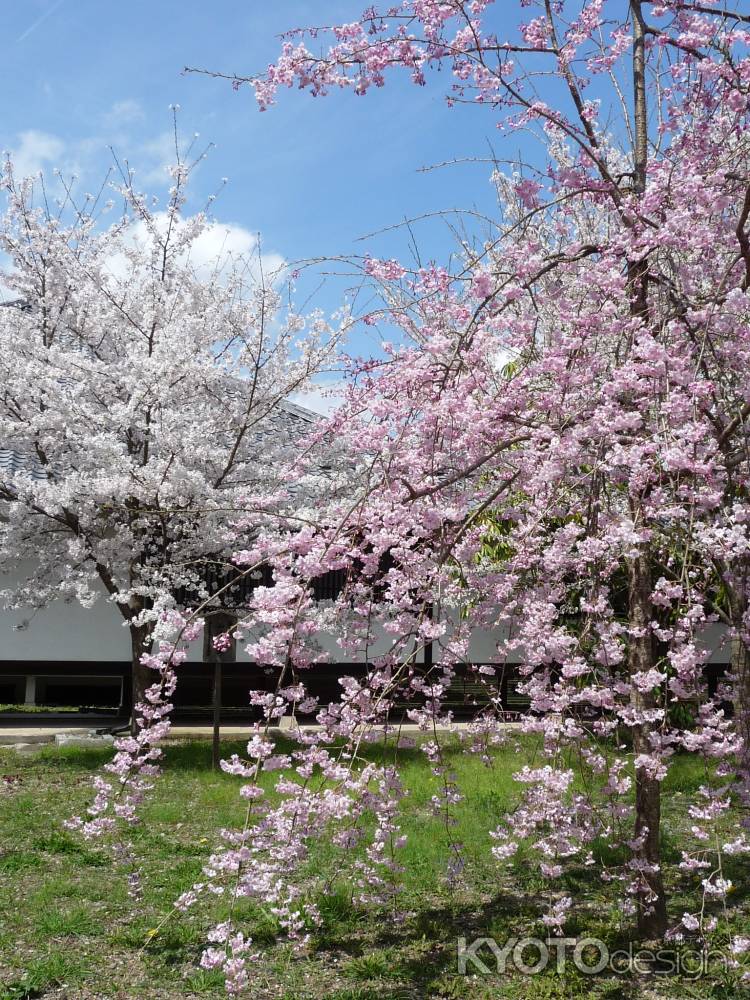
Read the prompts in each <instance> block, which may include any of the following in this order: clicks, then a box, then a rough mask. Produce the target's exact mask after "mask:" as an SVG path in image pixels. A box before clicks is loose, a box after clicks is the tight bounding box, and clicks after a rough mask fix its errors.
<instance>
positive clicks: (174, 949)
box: [0, 743, 750, 1000]
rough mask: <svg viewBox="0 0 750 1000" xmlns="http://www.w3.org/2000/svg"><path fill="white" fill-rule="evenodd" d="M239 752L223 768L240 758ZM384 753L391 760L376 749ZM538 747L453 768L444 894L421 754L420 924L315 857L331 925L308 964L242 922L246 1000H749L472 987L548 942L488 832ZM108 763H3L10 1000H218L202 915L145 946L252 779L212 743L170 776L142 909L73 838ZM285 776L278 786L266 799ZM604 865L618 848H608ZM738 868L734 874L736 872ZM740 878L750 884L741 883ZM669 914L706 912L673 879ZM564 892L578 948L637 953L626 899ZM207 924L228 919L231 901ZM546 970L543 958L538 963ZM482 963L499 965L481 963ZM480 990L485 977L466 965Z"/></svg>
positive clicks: (718, 984)
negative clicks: (479, 950) (221, 761)
mask: <svg viewBox="0 0 750 1000" xmlns="http://www.w3.org/2000/svg"><path fill="white" fill-rule="evenodd" d="M242 750H243V747H242V745H241V744H239V745H237V746H232V745H229V744H227V746H226V753H227V755H228V754H230V753H232V752H233V751H236V752H238V753H240V754H241V753H242ZM372 752H373V753H375V754H377V753H378V752H379V751H378V750H377V749H374V750H373V751H372ZM534 753H535V748H534V746H533V745H532V744H531V743H525V744H523V745H522V746H521V748H520V749H518V748H514V749H511V748H510V747H508V748H507V749H503V750H501V751H499V752H498V753H497V754H496V756H495V758H494V762H493V765H492V767H491V768H489V769H487V768H485V767H484V766H483V765H482V764H481V763H480V762H479V761H478V760H476V759H471V760H468V759H465V758H464V757H463V756H462V755H461V754H459V753H456V754H454V755H453V763H454V765H455V771H456V773H457V775H458V781H459V785H460V787H461V788H462V789H463V791H464V793H465V794H466V799H465V801H464V802H463V803H462V804H461V806H460V807H459V809H458V817H459V823H458V827H457V829H456V831H455V834H454V835H455V836H456V838H457V839H458V840H459V841H461V842H462V843H463V844H464V847H465V852H466V858H467V861H468V864H467V869H466V873H465V880H464V884H463V885H462V886H461V887H460V888H458V889H453V890H451V889H449V888H448V887H447V886H446V885H445V882H444V879H443V873H444V871H445V866H446V860H447V858H448V856H449V851H448V846H447V843H446V837H445V831H444V829H443V827H442V826H441V824H440V823H439V822H438V821H436V820H435V819H434V818H433V817H432V815H431V813H430V810H429V801H430V797H431V795H432V794H434V791H435V785H434V782H435V779H434V778H433V777H432V775H431V774H430V771H429V767H428V766H427V765H426V763H425V761H424V759H423V757H422V755H421V754H419V753H417V752H411V753H409V752H407V753H406V754H405V755H403V756H402V759H403V760H405V765H404V766H405V777H406V782H407V785H408V787H409V788H410V791H411V795H410V800H409V801H410V805H409V814H408V818H407V820H406V822H405V823H404V824H403V830H404V832H406V833H408V835H409V840H408V845H407V847H406V848H405V849H404V851H403V852H402V855H403V858H402V860H403V864H404V865H405V866H406V869H407V871H406V874H405V876H404V878H405V893H404V902H405V906H406V908H408V909H409V910H410V911H412V912H413V916H410V917H409V918H408V919H407V920H406V921H405V922H403V923H396V922H394V921H393V920H391V919H389V917H388V916H385V915H383V914H382V913H376V912H371V911H361V910H359V909H357V908H355V907H354V906H353V905H352V902H351V893H350V891H349V890H348V889H347V886H346V885H345V884H343V883H342V882H340V880H339V879H338V878H337V857H338V856H337V854H336V853H335V852H334V850H333V849H332V848H328V847H326V846H325V845H321V846H320V847H319V848H316V854H315V857H314V862H313V864H314V867H315V869H316V870H317V871H318V872H322V873H324V874H325V875H326V876H327V888H326V890H325V891H323V892H320V891H318V893H317V896H316V902H317V904H318V906H319V908H320V910H321V913H322V917H323V923H322V926H321V927H320V928H319V929H318V930H317V931H316V932H315V934H314V936H313V939H312V942H311V946H310V948H309V949H308V952H307V953H306V954H305V955H299V954H295V953H294V951H293V950H292V949H291V948H290V947H289V946H288V945H286V944H275V943H274V936H275V929H276V928H275V924H274V921H273V918H272V917H271V916H270V915H269V914H268V913H266V912H263V911H262V910H261V909H259V908H258V907H255V906H250V905H247V906H246V907H245V909H244V910H243V911H242V916H243V920H244V923H245V927H246V930H247V931H249V933H250V934H251V935H252V937H253V939H254V941H255V944H256V946H257V947H258V948H260V949H261V950H262V951H263V953H264V954H263V960H262V961H261V962H260V963H258V965H257V966H254V967H253V968H254V978H253V981H252V989H251V990H250V991H249V992H248V996H252V997H259V998H269V1000H270V998H287V1000H306V998H318V997H321V998H329V1000H409V998H415V1000H416V998H422V997H424V998H427V997H435V998H440V997H442V998H447V1000H451V998H454V1000H460V998H469V1000H490V998H501V997H502V998H509V1000H554V998H588V997H591V998H609V1000H627V998H636V997H644V998H650V997H680V998H699V997H700V998H708V997H715V998H726V1000H729V998H734V997H740V996H742V995H744V994H742V993H741V992H740V991H739V990H740V987H739V986H738V985H737V983H736V977H733V975H732V974H731V973H728V972H725V971H724V970H722V969H721V968H719V967H713V968H712V969H711V970H710V972H709V974H708V975H705V976H702V977H701V978H698V979H691V978H689V977H684V976H683V977H677V976H673V977H665V976H656V975H653V974H649V972H648V970H647V969H646V968H644V969H643V970H642V972H641V973H638V972H633V973H628V974H624V975H614V974H612V973H611V972H610V973H609V974H604V973H602V974H601V975H600V976H589V975H584V974H582V973H580V972H578V971H576V969H575V968H574V966H573V965H572V964H571V963H570V962H568V964H567V965H566V968H565V971H564V973H563V974H558V972H557V971H556V970H555V968H554V962H551V963H550V966H549V968H548V969H547V970H546V971H545V972H543V973H539V974H537V975H534V976H524V975H522V974H520V973H518V972H516V971H514V970H512V968H511V969H509V971H508V972H507V973H505V974H497V973H493V974H492V975H471V974H469V975H460V974H459V973H458V970H457V945H456V943H457V938H458V937H459V936H463V937H465V938H466V939H467V940H468V941H469V942H470V941H472V940H473V939H474V938H475V937H480V936H482V937H493V938H495V939H496V940H497V941H498V943H500V944H501V946H502V944H503V943H504V942H505V941H506V940H507V939H508V938H509V937H511V936H512V937H517V938H521V939H522V938H525V937H539V938H546V937H547V934H546V932H545V930H544V928H543V926H542V925H541V924H540V923H539V920H538V915H539V911H540V907H541V904H542V902H543V900H544V898H545V896H544V893H545V892H547V891H548V890H547V889H546V887H545V883H544V882H543V881H542V880H541V879H540V877H539V876H538V875H537V874H536V873H535V871H534V869H533V868H532V866H531V865H529V864H527V863H525V862H524V858H523V856H521V857H520V858H518V859H517V860H515V861H514V862H512V863H510V864H503V865H501V864H498V863H496V862H495V861H494V860H493V859H492V857H491V855H490V846H491V841H490V839H489V836H488V830H490V829H492V828H494V826H496V825H497V822H498V821H499V820H500V819H501V818H502V816H503V814H504V813H505V812H506V811H507V810H508V809H509V808H512V806H513V805H514V803H515V802H516V800H517V798H516V797H517V790H516V786H515V784H514V783H513V781H512V779H511V774H512V773H513V772H514V771H516V770H517V769H518V768H519V767H520V766H522V764H523V763H524V759H528V760H531V759H532V758H533V756H534ZM109 756H110V751H108V750H106V749H105V750H101V751H100V750H98V749H96V750H89V749H86V750H84V749H80V748H79V749H76V748H61V749H58V748H46V749H44V750H42V751H41V752H39V753H37V754H34V755H29V756H21V755H19V754H16V753H14V752H12V751H0V1000H25V998H29V1000H30V998H35V997H58V998H70V1000H93V998H100V997H101V998H104V997H108V998H109V997H112V998H134V1000H151V998H153V1000H156V998H159V1000H171V998H177V997H212V996H216V997H220V996H222V995H223V990H222V987H221V984H220V982H219V980H218V978H217V976H216V975H215V974H214V973H207V972H202V971H200V970H199V969H198V968H197V963H198V960H199V957H200V954H201V951H202V948H203V945H204V941H205V929H206V927H207V926H208V923H209V921H208V917H209V915H208V914H207V913H206V910H205V909H203V908H202V905H201V904H199V906H198V907H196V908H194V909H193V910H191V911H189V912H188V914H185V915H177V916H176V917H175V918H173V919H171V920H169V921H168V922H167V923H166V924H165V925H164V927H163V928H162V930H161V931H160V932H159V934H158V935H155V936H154V935H153V934H149V931H151V930H152V929H153V928H155V927H156V926H157V924H159V923H160V921H161V920H162V918H163V917H164V915H165V914H166V913H168V912H169V910H170V909H171V904H172V902H173V900H174V899H175V898H176V897H177V896H178V895H179V894H180V893H181V892H182V891H184V890H185V889H187V888H188V887H189V886H190V885H191V884H192V883H193V882H194V881H195V880H196V879H198V878H199V876H200V872H201V867H202V865H203V864H204V863H205V862H206V860H207V858H208V856H209V854H210V853H211V851H212V850H213V849H214V848H215V847H216V846H217V844H218V843H219V838H218V836H217V830H218V829H219V828H220V827H222V826H232V825H234V824H239V823H241V816H242V813H243V806H242V803H241V800H240V798H239V796H238V794H237V789H238V786H239V784H240V783H241V782H240V779H238V778H234V777H231V776H227V775H224V774H221V775H216V774H214V773H212V772H211V770H210V748H209V747H208V745H207V744H204V743H185V744H181V745H170V746H169V747H168V748H167V753H166V768H165V773H164V775H163V776H162V778H161V779H159V782H158V786H157V789H155V791H154V792H152V795H151V799H150V801H149V804H148V806H147V808H146V809H145V820H146V821H145V822H144V823H143V824H142V825H141V826H140V827H139V828H137V829H136V831H135V834H134V844H135V849H136V852H137V853H138V855H139V857H140V858H141V860H142V867H143V873H144V897H143V900H142V901H141V902H140V903H138V904H136V909H135V910H134V909H133V905H134V904H133V903H132V902H131V901H130V900H128V898H127V895H126V891H125V886H124V876H123V873H122V871H120V870H118V869H117V868H116V867H113V865H112V863H111V860H110V856H109V854H108V853H107V852H106V850H103V849H102V850H99V849H92V848H91V847H89V846H86V845H84V844H83V843H82V842H81V841H80V840H79V839H78V837H77V836H74V835H71V834H69V833H67V832H66V831H65V830H63V828H62V826H61V823H62V821H63V820H64V819H66V818H67V817H69V816H70V815H71V814H73V813H74V812H77V811H80V810H81V809H82V808H83V807H84V806H85V803H86V802H87V801H88V800H89V799H90V797H91V791H90V785H89V781H90V778H91V775H92V772H94V771H95V770H96V769H97V768H99V767H100V766H101V765H102V764H103V763H105V762H106V761H107V759H108V758H109ZM275 777H276V776H275V775H273V774H269V775H267V784H268V785H269V786H270V785H271V784H272V782H273V781H274V780H275ZM703 780H704V774H703V771H702V767H701V766H700V764H699V763H698V762H696V761H693V760H691V759H689V758H687V757H684V758H681V759H679V760H678V761H677V762H676V763H675V766H674V769H673V771H672V774H671V775H670V777H669V779H668V780H667V782H666V784H665V789H664V792H665V818H664V831H665V833H664V853H665V856H666V858H667V860H668V861H674V860H675V859H676V858H677V852H678V848H679V846H681V845H682V844H683V843H684V842H685V837H686V836H687V835H688V834H687V832H686V830H685V829H684V826H682V825H681V824H684V822H685V821H684V816H683V815H682V814H683V813H684V809H678V806H679V804H680V800H681V798H682V797H683V796H685V795H687V794H689V793H690V792H692V791H693V790H694V789H695V788H697V787H698V785H699V784H701V783H702V781H703ZM602 850H604V848H602ZM729 860H730V861H732V859H729ZM743 865H744V867H743ZM670 871H671V874H670V886H669V888H670V892H671V903H670V910H671V913H672V915H673V916H674V917H675V918H679V916H680V915H681V914H682V912H683V911H684V910H685V909H690V910H694V909H695V908H696V901H695V898H694V897H692V898H691V897H690V896H688V895H686V893H687V892H688V891H691V890H689V887H688V884H687V883H686V884H685V885H682V884H680V882H678V881H675V879H676V878H677V876H676V875H675V874H674V869H670ZM727 874H728V875H729V877H731V878H732V879H733V881H734V883H735V885H736V886H737V890H736V891H735V892H734V893H732V896H731V919H732V924H733V932H734V933H737V934H741V933H744V934H746V935H750V879H749V878H748V869H747V863H746V862H742V863H741V862H738V861H736V860H734V861H733V867H732V868H731V870H730V871H728V873H727ZM564 888H565V891H566V892H567V893H568V894H569V895H572V896H573V898H574V900H575V911H574V916H573V919H572V921H571V922H569V924H568V925H567V926H566V933H568V935H569V936H571V937H575V936H577V937H596V938H600V939H602V940H603V941H605V942H606V943H607V945H608V947H610V949H612V950H614V949H616V948H620V947H623V946H625V947H627V940H628V935H627V930H628V929H627V928H626V927H622V926H621V925H620V922H619V920H618V918H617V917H616V916H615V914H614V912H613V910H612V906H611V903H612V899H613V893H614V892H615V890H614V889H613V888H612V887H611V886H608V885H606V884H605V883H603V882H601V881H600V880H599V879H598V878H595V877H592V875H591V872H590V871H589V870H587V869H584V868H580V869H573V870H571V871H570V872H569V873H568V875H567V876H566V884H565V886H564ZM212 905H213V906H214V911H213V913H212V914H211V915H210V916H211V917H221V913H222V910H221V907H222V906H223V905H225V904H223V903H222V902H221V901H220V900H217V901H215V903H213V904H212ZM535 957H536V956H530V958H529V961H531V962H533V961H534V960H535ZM485 961H489V959H488V958H485ZM469 973H471V966H469Z"/></svg>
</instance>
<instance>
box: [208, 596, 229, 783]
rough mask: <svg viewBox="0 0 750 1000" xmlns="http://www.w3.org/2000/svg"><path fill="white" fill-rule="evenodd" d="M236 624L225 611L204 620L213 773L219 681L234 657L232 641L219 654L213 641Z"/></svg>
mask: <svg viewBox="0 0 750 1000" xmlns="http://www.w3.org/2000/svg"><path fill="white" fill-rule="evenodd" d="M235 624H236V622H235V619H234V617H233V615H230V614H228V613H227V612H225V611H220V612H216V613H214V614H211V615H209V616H208V617H207V619H206V627H205V629H204V632H203V661H204V663H209V664H213V668H214V677H213V698H212V708H213V738H212V746H211V760H212V763H213V768H214V770H215V771H218V770H220V762H221V681H222V672H223V671H222V668H223V665H224V664H225V663H234V660H235V657H236V643H235V641H234V639H232V644H231V646H230V647H229V649H226V650H224V651H223V652H219V651H218V650H216V649H215V648H214V644H213V640H214V638H215V637H216V636H219V635H223V634H224V633H227V632H228V633H230V634H231V632H232V629H233V628H234V626H235Z"/></svg>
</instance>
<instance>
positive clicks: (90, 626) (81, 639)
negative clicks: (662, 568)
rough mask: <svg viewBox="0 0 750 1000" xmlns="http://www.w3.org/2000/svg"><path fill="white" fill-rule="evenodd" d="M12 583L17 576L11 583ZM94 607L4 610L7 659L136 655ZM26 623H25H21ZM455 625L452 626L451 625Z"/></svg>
mask: <svg viewBox="0 0 750 1000" xmlns="http://www.w3.org/2000/svg"><path fill="white" fill-rule="evenodd" d="M9 580H12V578H11V577H8V576H0V589H2V588H4V587H7V586H9ZM10 585H11V586H12V582H11V584H10ZM101 593H102V596H101V597H100V598H99V600H98V601H97V602H96V603H95V604H94V606H93V607H91V608H83V607H81V605H80V604H78V603H77V602H75V601H73V602H70V603H68V602H65V601H55V602H53V603H52V604H51V605H49V607H47V608H43V609H42V610H40V611H33V610H20V611H3V610H0V661H2V660H51V661H55V660H70V661H85V662H97V661H98V662H103V663H106V662H116V661H125V660H129V659H130V635H129V632H128V630H127V628H125V626H124V625H123V621H122V616H121V615H120V613H119V611H118V610H117V608H116V607H115V606H114V605H113V604H112V603H111V601H109V600H108V599H107V597H106V595H105V592H104V591H103V589H102V591H101ZM18 625H22V626H23V627H22V628H17V627H16V626H18ZM449 628H450V626H449ZM725 634H726V629H725V628H724V627H723V626H720V625H712V626H710V627H709V628H708V629H707V630H706V633H705V635H704V640H703V641H704V642H705V644H706V646H707V647H708V648H711V649H712V650H713V652H712V655H711V658H710V662H713V663H717V662H718V663H721V662H727V660H728V658H729V649H728V646H727V645H726V644H724V645H722V638H723V637H724V636H725ZM316 638H317V641H318V643H319V644H320V646H321V647H322V648H323V649H324V650H326V651H327V652H329V653H330V654H331V659H332V660H333V661H334V662H335V661H336V660H341V659H344V655H343V654H342V652H341V650H340V648H339V647H338V645H337V644H336V638H335V635H333V634H330V633H322V634H320V635H318V636H317V637H316ZM502 639H503V630H502V629H475V630H474V632H473V633H472V637H471V642H470V646H469V658H470V660H471V661H473V662H475V663H487V662H492V661H493V660H496V659H497V643H498V642H499V641H501V640H502ZM390 642H391V639H390V637H389V636H388V635H387V634H386V633H385V632H383V631H382V630H381V629H376V641H375V643H374V644H373V645H372V646H371V647H370V648H369V650H368V652H369V655H370V656H377V655H381V654H383V653H385V652H386V651H387V650H388V648H389V646H390ZM242 647H243V644H239V645H238V650H237V659H238V660H240V661H243V662H246V661H248V659H249V658H248V656H247V654H246V653H245V651H244V648H242ZM202 649H203V646H202V642H201V641H200V640H199V641H197V642H194V643H193V644H192V645H191V647H190V653H189V659H190V660H191V661H197V660H201V659H202ZM346 659H347V661H352V662H361V663H363V662H365V650H364V649H361V650H360V651H359V652H358V655H356V656H354V657H350V656H349V655H348V654H347V656H346ZM517 659H518V657H517V655H511V656H509V657H508V661H509V662H517Z"/></svg>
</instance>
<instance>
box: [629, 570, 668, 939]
mask: <svg viewBox="0 0 750 1000" xmlns="http://www.w3.org/2000/svg"><path fill="white" fill-rule="evenodd" d="M651 589H652V586H651V566H650V563H649V559H648V554H647V553H645V552H641V553H639V554H638V555H637V556H636V557H635V558H633V559H630V560H629V561H628V612H629V614H628V619H629V621H628V624H629V626H630V628H632V629H634V630H635V632H636V634H635V635H634V636H631V638H630V647H629V653H628V668H629V672H630V676H631V677H632V676H633V674H636V673H643V672H645V671H648V670H651V669H652V668H653V666H654V649H653V637H652V634H651V627H650V623H651V618H652V607H651ZM631 698H632V705H633V708H634V709H635V711H636V712H639V713H640V712H643V711H644V710H648V709H650V708H654V707H655V700H654V697H653V695H651V694H643V693H642V692H640V691H638V690H637V688H636V687H635V686H633V692H632V695H631ZM649 728H650V727H649V725H648V724H647V723H641V724H638V725H636V726H635V727H634V729H633V752H634V754H635V755H636V756H638V755H639V754H648V753H649V752H650V750H651V745H650V743H649V740H648V732H649ZM660 833H661V783H660V782H659V781H658V780H656V779H655V778H651V777H649V775H648V773H647V772H646V769H645V768H636V772H635V835H636V837H637V838H638V837H641V836H642V837H643V844H642V846H641V847H640V848H639V849H638V850H637V851H636V858H637V859H639V860H641V861H643V862H644V863H645V864H646V865H647V866H649V868H651V867H654V868H655V870H654V871H646V872H644V874H643V879H644V883H645V884H644V888H643V891H642V892H641V893H640V895H639V898H638V900H637V903H638V934H639V936H640V937H641V938H642V939H647V940H653V939H659V938H662V937H663V936H664V933H665V932H666V930H667V900H666V894H665V892H664V882H663V880H662V874H661V850H660V844H659V839H660Z"/></svg>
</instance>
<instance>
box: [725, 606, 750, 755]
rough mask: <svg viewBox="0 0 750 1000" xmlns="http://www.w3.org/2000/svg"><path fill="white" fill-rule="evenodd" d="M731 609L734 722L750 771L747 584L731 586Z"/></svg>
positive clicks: (749, 673) (731, 668) (730, 656)
mask: <svg viewBox="0 0 750 1000" xmlns="http://www.w3.org/2000/svg"><path fill="white" fill-rule="evenodd" d="M729 609H730V615H731V621H732V628H733V629H734V630H735V631H736V633H737V634H736V635H735V636H734V637H733V638H732V645H731V647H730V653H729V667H730V670H731V672H732V674H734V676H735V677H736V680H735V682H734V699H733V702H734V705H733V707H734V718H735V726H736V727H737V732H738V734H739V735H740V736H741V737H742V739H743V740H744V744H745V746H744V751H743V754H742V758H743V770H744V771H750V649H748V646H747V643H746V642H745V640H744V639H743V638H742V634H743V633H744V631H745V611H746V609H747V600H746V598H745V594H744V588H742V589H735V588H734V587H732V588H730V591H729Z"/></svg>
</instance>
